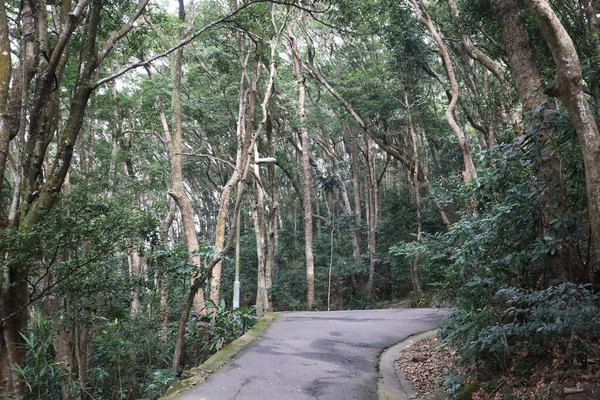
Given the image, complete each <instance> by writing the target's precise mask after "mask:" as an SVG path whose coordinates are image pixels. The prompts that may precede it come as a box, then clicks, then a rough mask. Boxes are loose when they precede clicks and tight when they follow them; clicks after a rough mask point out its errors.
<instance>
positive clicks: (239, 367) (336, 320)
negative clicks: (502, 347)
mask: <svg viewBox="0 0 600 400" xmlns="http://www.w3.org/2000/svg"><path fill="white" fill-rule="evenodd" d="M448 314H449V311H448V310H440V309H386V310H361V311H331V312H294V313H283V314H280V315H278V316H277V318H276V319H275V321H273V322H272V323H271V325H270V326H269V327H268V328H267V329H266V330H265V331H264V332H263V334H262V335H261V337H260V338H258V339H257V340H256V341H254V342H253V343H252V344H250V345H248V346H247V347H246V348H244V349H243V350H241V351H240V352H239V353H238V354H237V356H236V357H235V358H234V359H233V360H231V361H230V362H229V363H228V364H226V365H225V366H224V367H223V368H221V369H220V370H218V371H216V372H214V373H213V374H212V375H210V377H209V378H208V379H207V381H206V382H204V383H202V384H200V385H199V386H197V387H195V388H194V389H191V390H190V391H189V392H185V393H183V394H182V395H181V396H180V397H178V398H180V399H187V400H192V399H194V400H199V399H207V400H232V399H239V400H270V399H273V400H296V399H298V400H300V399H302V400H304V399H321V400H336V399H339V400H349V399H357V400H371V399H377V398H378V395H377V382H378V380H379V372H378V370H377V367H378V357H379V354H380V353H381V352H382V350H384V349H385V348H387V347H390V346H392V345H394V344H396V343H398V342H400V341H402V340H404V339H406V338H407V337H408V336H411V335H414V334H416V333H419V332H423V331H427V330H431V329H435V328H437V327H438V326H439V324H440V323H441V322H442V320H443V319H444V318H445V317H446V316H447V315H448Z"/></svg>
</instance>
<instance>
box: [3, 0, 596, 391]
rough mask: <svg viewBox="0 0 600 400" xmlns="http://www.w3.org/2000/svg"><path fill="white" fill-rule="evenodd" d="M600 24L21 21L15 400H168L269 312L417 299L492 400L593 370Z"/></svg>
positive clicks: (322, 5)
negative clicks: (237, 288) (515, 387)
mask: <svg viewBox="0 0 600 400" xmlns="http://www.w3.org/2000/svg"><path fill="white" fill-rule="evenodd" d="M597 14H598V9H597V4H596V2H595V1H593V0H562V1H554V0H550V1H548V0H523V1H517V0H445V1H423V0H406V1H393V0H368V1H346V0H333V1H331V2H321V1H315V2H311V1H298V2H297V1H293V0H289V1H287V0H286V1H277V2H269V1H248V2H245V1H237V0H236V1H233V0H232V1H228V2H221V1H213V0H202V1H201V0H196V1H195V2H191V1H190V2H188V1H186V2H185V3H184V1H183V0H179V2H175V1H168V2H152V1H148V0H141V1H139V2H136V1H130V0H114V1H106V0H79V1H71V0H62V1H59V0H46V1H44V0H23V1H16V0H8V1H3V2H0V173H1V174H2V178H3V179H2V180H1V181H0V228H1V231H0V232H1V233H0V249H1V252H2V259H3V262H2V264H1V272H2V274H1V275H0V290H1V292H0V330H1V332H2V335H0V388H1V391H2V393H3V396H5V397H8V398H14V399H21V398H27V399H30V398H31V399H33V398H43V399H59V398H62V399H67V398H81V399H83V398H94V399H116V398H131V399H133V398H136V399H140V398H148V399H150V398H156V397H158V396H160V394H161V393H162V392H163V391H164V390H165V388H166V387H167V386H168V385H169V383H170V382H172V380H173V379H174V378H175V377H176V376H177V374H178V373H180V372H181V370H182V369H183V368H186V367H189V366H193V365H197V364H198V363H200V362H201V361H202V360H204V359H206V357H207V356H209V355H210V354H212V352H214V351H215V350H217V349H219V348H221V347H222V346H223V345H225V344H226V343H228V342H230V341H231V340H233V339H235V338H236V337H238V336H239V335H241V334H242V333H243V332H244V331H245V330H246V329H248V327H249V326H251V325H252V324H253V323H254V322H255V320H256V317H257V316H261V315H263V314H264V313H265V312H268V311H270V310H304V309H314V310H338V309H349V308H375V307H379V306H383V305H385V304H386V303H390V302H393V301H396V300H398V299H405V298H409V299H410V300H409V302H410V303H411V304H412V305H443V306H453V307H456V312H455V314H454V316H453V318H452V321H451V324H450V326H449V327H448V328H447V330H446V331H445V337H446V339H447V341H448V342H449V343H451V344H453V345H455V346H458V347H457V348H458V350H459V356H460V361H461V362H462V363H463V364H466V365H470V366H477V367H478V371H479V376H477V379H479V380H485V379H487V378H489V377H490V376H491V375H493V374H495V373H498V372H503V371H507V370H517V371H518V372H519V373H520V374H521V376H523V377H524V378H526V377H527V376H528V375H529V374H531V372H532V370H533V368H534V366H535V365H536V360H542V359H544V357H547V356H549V355H556V354H561V357H562V359H561V363H560V368H561V371H563V372H564V373H565V374H569V373H576V371H577V370H581V369H582V368H583V369H585V368H587V361H588V360H589V359H590V358H592V357H593V356H594V352H595V351H596V350H595V349H596V347H595V343H597V338H598V336H599V335H600V324H599V323H600V321H599V318H598V309H597V307H598V304H599V299H598V297H597V296H598V295H597V287H596V285H597V283H596V281H597V279H598V266H599V264H598V261H599V260H598V251H600V134H599V133H598V128H597V125H596V121H597V120H598V117H599V115H598V112H599V111H600V75H599V71H600V70H599V67H600V35H599V32H600V31H599V27H598V22H597ZM236 250H239V252H237V251H236ZM238 267H239V277H240V279H239V280H240V282H241V293H240V298H239V304H240V306H241V308H235V309H233V308H232V305H233V301H232V299H233V297H234V289H233V288H234V280H235V271H236V269H237V268H238ZM465 338H466V339H467V340H465Z"/></svg>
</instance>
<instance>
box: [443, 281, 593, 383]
mask: <svg viewBox="0 0 600 400" xmlns="http://www.w3.org/2000/svg"><path fill="white" fill-rule="evenodd" d="M598 300H599V298H598V296H597V295H596V294H594V293H593V292H592V291H591V290H590V288H589V287H588V286H584V285H575V284H572V283H564V284H560V285H557V286H552V287H549V288H548V289H545V290H535V291H534V290H523V289H517V288H510V289H502V290H499V291H498V292H497V293H496V294H495V296H494V297H493V299H492V303H491V304H490V305H489V306H487V307H485V308H483V309H480V310H472V311H465V310H462V311H458V312H456V313H455V314H454V315H453V317H452V320H451V322H450V327H449V331H448V332H447V336H446V340H447V341H448V342H449V343H452V344H453V345H454V346H456V347H457V348H458V349H459V352H460V353H459V354H460V357H461V358H460V359H461V361H462V362H463V363H465V364H469V365H474V364H477V365H480V366H482V367H483V368H484V369H483V371H489V372H493V371H497V370H506V369H507V368H509V367H510V366H512V367H513V368H515V369H516V370H517V372H518V373H520V374H523V375H525V376H526V375H527V374H531V373H532V372H533V371H534V366H535V364H536V360H539V359H543V358H544V357H547V356H550V355H554V354H560V355H562V358H563V359H562V362H564V364H565V366H564V368H566V369H573V368H578V367H585V365H586V363H587V358H588V357H591V356H592V353H591V351H592V350H593V347H590V346H589V341H590V340H591V339H597V338H598V337H600V320H599V319H598V315H597V314H598Z"/></svg>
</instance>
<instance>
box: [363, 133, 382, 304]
mask: <svg viewBox="0 0 600 400" xmlns="http://www.w3.org/2000/svg"><path fill="white" fill-rule="evenodd" d="M364 139H365V165H366V167H367V170H366V177H367V182H366V184H367V202H368V208H367V223H368V225H369V233H368V235H367V238H368V248H369V279H368V280H367V287H366V292H367V295H368V296H369V297H371V296H373V281H374V279H375V264H376V258H375V251H376V230H377V223H378V215H379V212H378V208H379V204H378V200H379V196H378V188H377V181H376V179H375V171H374V168H375V165H374V159H373V158H374V155H373V146H371V140H370V139H369V135H367V134H366V133H365V134H364Z"/></svg>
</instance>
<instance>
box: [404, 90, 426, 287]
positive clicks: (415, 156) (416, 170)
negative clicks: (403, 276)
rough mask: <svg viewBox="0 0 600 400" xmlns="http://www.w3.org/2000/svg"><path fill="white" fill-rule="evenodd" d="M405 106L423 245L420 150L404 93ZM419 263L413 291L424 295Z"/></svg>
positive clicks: (413, 268)
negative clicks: (419, 177)
mask: <svg viewBox="0 0 600 400" xmlns="http://www.w3.org/2000/svg"><path fill="white" fill-rule="evenodd" d="M404 104H405V105H406V115H407V117H408V130H409V132H410V139H411V142H412V150H413V162H414V168H413V174H412V176H409V177H410V179H409V180H410V181H411V182H412V184H413V191H414V196H415V208H416V210H417V240H416V241H417V243H421V240H422V236H423V210H422V204H421V188H420V186H421V185H420V183H419V179H418V176H419V164H420V161H419V148H418V146H417V135H416V134H415V129H414V126H413V121H412V115H411V113H410V103H409V102H408V94H407V93H406V92H404ZM419 263H420V256H419V255H418V254H417V255H415V259H414V260H413V262H412V263H411V268H410V269H411V271H410V272H411V277H412V283H413V290H414V291H415V293H417V294H418V295H421V294H423V289H422V288H421V279H420V276H419Z"/></svg>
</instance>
